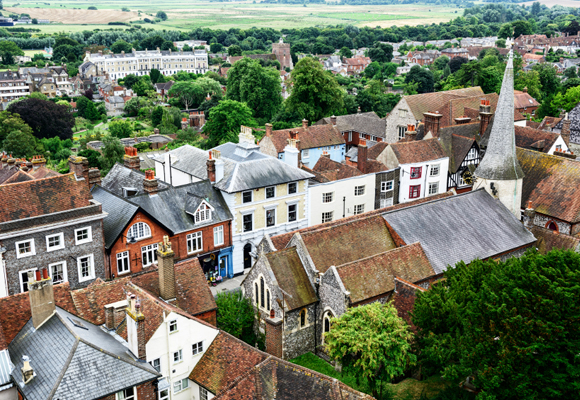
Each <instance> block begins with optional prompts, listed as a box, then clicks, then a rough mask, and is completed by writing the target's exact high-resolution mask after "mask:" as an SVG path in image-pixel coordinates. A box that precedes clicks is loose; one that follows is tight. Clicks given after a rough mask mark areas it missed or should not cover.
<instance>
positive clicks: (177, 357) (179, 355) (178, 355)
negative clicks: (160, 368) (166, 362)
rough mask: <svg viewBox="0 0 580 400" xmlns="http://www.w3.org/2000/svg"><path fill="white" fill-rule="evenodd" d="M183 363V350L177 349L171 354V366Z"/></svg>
mask: <svg viewBox="0 0 580 400" xmlns="http://www.w3.org/2000/svg"><path fill="white" fill-rule="evenodd" d="M181 361H183V350H181V349H179V350H177V351H174V352H173V364H176V363H178V362H181Z"/></svg>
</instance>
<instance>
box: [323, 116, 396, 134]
mask: <svg viewBox="0 0 580 400" xmlns="http://www.w3.org/2000/svg"><path fill="white" fill-rule="evenodd" d="M322 124H331V120H330V118H329V117H327V118H322V119H321V120H319V121H318V122H316V124H315V125H322ZM336 127H337V129H338V130H339V131H340V132H349V131H354V132H359V133H366V134H369V135H373V136H376V137H380V138H383V139H384V138H385V136H386V130H387V122H386V121H385V120H384V119H381V118H379V116H378V115H377V114H375V112H367V113H357V114H348V115H340V116H337V117H336Z"/></svg>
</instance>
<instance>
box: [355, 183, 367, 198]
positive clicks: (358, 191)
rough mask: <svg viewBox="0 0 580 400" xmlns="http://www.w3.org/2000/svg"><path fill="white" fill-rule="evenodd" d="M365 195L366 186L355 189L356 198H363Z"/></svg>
mask: <svg viewBox="0 0 580 400" xmlns="http://www.w3.org/2000/svg"><path fill="white" fill-rule="evenodd" d="M363 194H365V185H362V186H355V187H354V195H355V196H362V195H363Z"/></svg>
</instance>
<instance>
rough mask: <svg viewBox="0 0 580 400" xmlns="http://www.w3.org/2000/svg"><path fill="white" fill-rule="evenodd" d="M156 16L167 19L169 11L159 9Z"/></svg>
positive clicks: (163, 19)
mask: <svg viewBox="0 0 580 400" xmlns="http://www.w3.org/2000/svg"><path fill="white" fill-rule="evenodd" d="M155 18H159V19H160V20H162V21H167V13H165V11H157V14H155Z"/></svg>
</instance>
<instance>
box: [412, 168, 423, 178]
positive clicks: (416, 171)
mask: <svg viewBox="0 0 580 400" xmlns="http://www.w3.org/2000/svg"><path fill="white" fill-rule="evenodd" d="M421 169H423V167H411V179H418V178H420V177H421Z"/></svg>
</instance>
